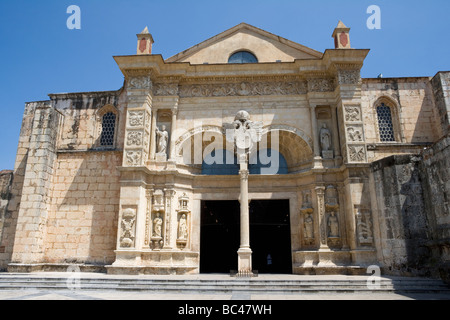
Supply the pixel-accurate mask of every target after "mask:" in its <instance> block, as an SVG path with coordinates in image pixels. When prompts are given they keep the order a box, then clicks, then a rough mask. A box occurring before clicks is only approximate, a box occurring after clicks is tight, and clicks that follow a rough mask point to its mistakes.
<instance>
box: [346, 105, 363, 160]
mask: <svg viewBox="0 0 450 320" xmlns="http://www.w3.org/2000/svg"><path fill="white" fill-rule="evenodd" d="M343 109H344V121H345V126H344V128H345V140H346V144H347V150H346V152H347V161H348V162H349V163H361V162H367V148H366V144H365V135H364V124H363V119H362V110H361V106H360V105H359V104H358V105H345V106H344V108H343Z"/></svg>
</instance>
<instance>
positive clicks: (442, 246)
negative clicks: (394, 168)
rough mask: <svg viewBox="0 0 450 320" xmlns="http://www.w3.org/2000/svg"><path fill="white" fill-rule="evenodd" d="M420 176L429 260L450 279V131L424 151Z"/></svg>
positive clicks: (442, 274) (441, 273)
mask: <svg viewBox="0 0 450 320" xmlns="http://www.w3.org/2000/svg"><path fill="white" fill-rule="evenodd" d="M420 176H421V179H422V181H423V189H424V194H425V197H424V203H425V208H426V213H427V219H428V221H429V228H430V233H431V241H430V242H429V247H430V249H431V252H432V263H433V266H434V267H435V268H437V269H438V271H439V273H440V275H441V277H443V278H444V279H446V280H447V281H449V280H450V133H449V134H447V135H446V136H445V137H444V138H443V139H441V140H440V141H438V142H437V143H436V144H434V145H433V146H432V147H431V148H428V149H427V150H425V151H424V152H423V162H422V163H421V168H420Z"/></svg>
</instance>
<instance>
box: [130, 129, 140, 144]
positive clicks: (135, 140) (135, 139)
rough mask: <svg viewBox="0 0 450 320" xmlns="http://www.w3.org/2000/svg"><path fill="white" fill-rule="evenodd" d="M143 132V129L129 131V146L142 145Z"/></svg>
mask: <svg viewBox="0 0 450 320" xmlns="http://www.w3.org/2000/svg"><path fill="white" fill-rule="evenodd" d="M142 139H143V133H142V132H141V131H129V132H128V134H127V146H141V145H142Z"/></svg>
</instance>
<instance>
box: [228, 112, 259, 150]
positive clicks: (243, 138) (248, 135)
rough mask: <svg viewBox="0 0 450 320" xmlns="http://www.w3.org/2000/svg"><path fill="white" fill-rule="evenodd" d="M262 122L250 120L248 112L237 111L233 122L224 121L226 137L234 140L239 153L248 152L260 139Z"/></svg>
mask: <svg viewBox="0 0 450 320" xmlns="http://www.w3.org/2000/svg"><path fill="white" fill-rule="evenodd" d="M262 126H263V124H262V122H253V121H251V120H250V114H249V113H248V112H247V111H245V110H241V111H239V112H238V113H237V115H236V117H235V119H234V122H233V123H225V124H224V129H225V132H226V139H227V140H228V141H229V142H234V144H235V145H236V147H237V151H238V154H239V155H243V154H246V153H248V152H249V150H250V149H251V148H252V146H254V145H255V144H256V143H258V142H260V141H261V136H262Z"/></svg>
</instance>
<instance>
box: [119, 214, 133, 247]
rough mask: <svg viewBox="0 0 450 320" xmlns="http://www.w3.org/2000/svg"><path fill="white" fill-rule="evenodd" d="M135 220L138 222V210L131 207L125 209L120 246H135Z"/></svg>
mask: <svg viewBox="0 0 450 320" xmlns="http://www.w3.org/2000/svg"><path fill="white" fill-rule="evenodd" d="M135 222H136V210H135V209H131V208H128V209H125V210H123V212H122V222H121V235H120V246H121V247H122V248H132V247H134V240H135V230H134V229H135V228H134V227H135Z"/></svg>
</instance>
